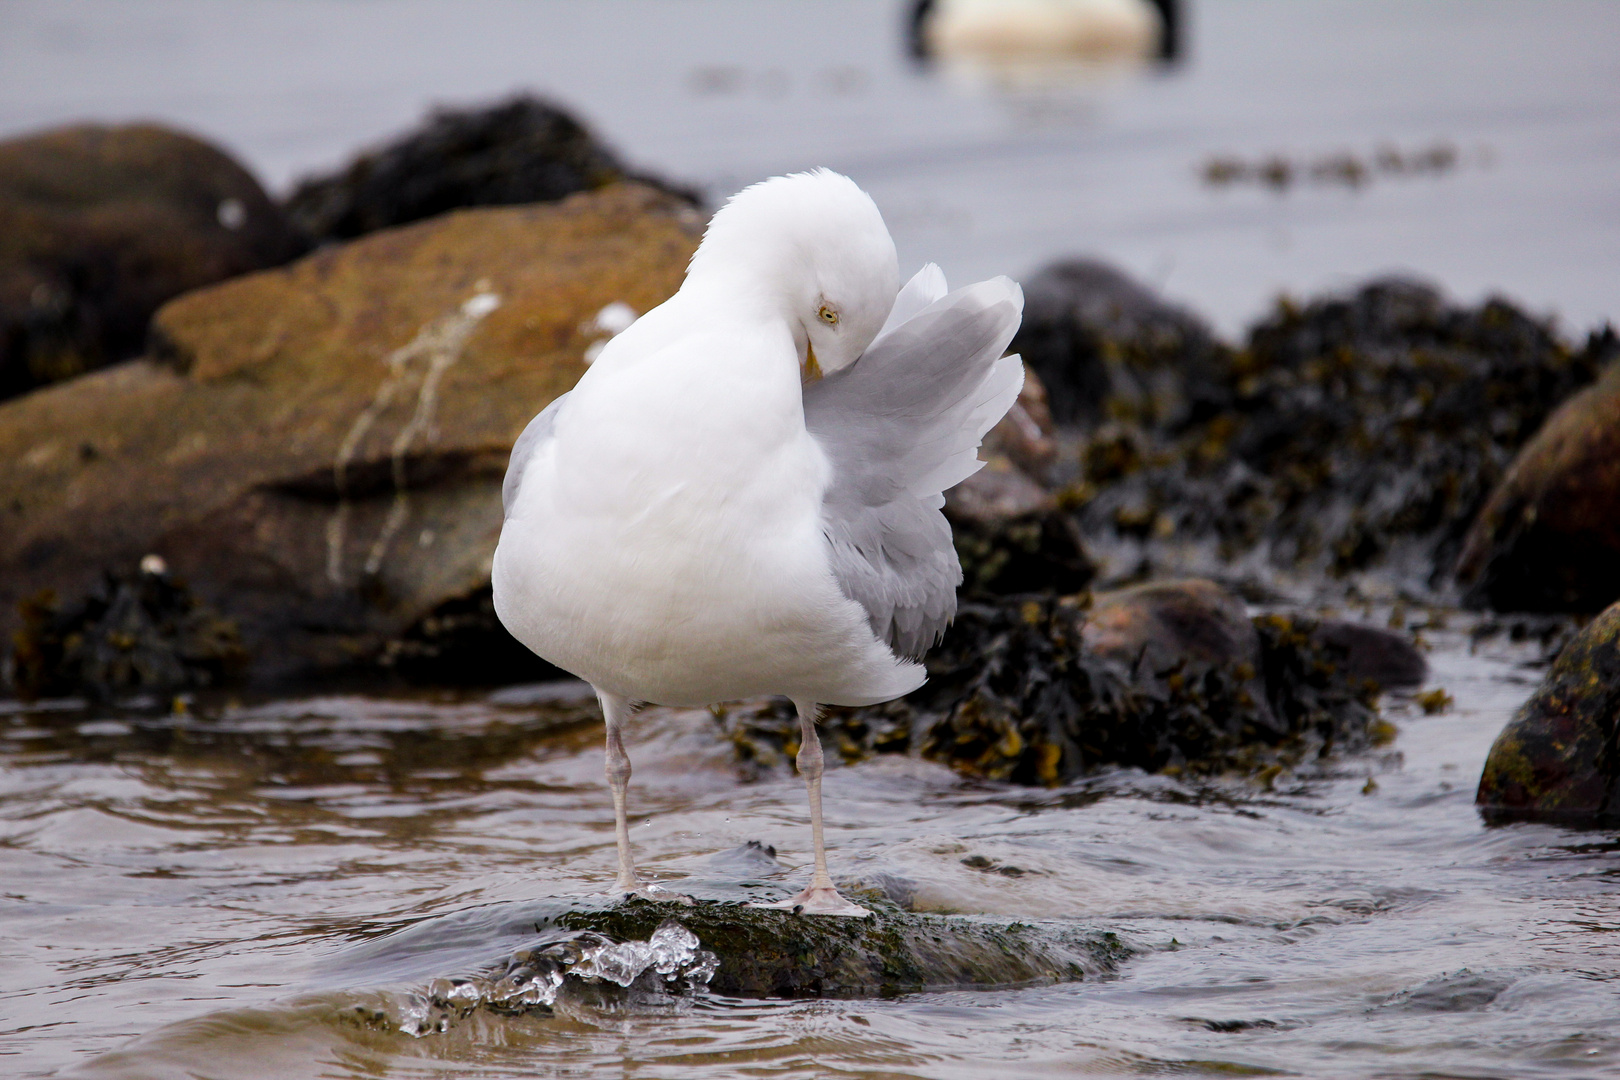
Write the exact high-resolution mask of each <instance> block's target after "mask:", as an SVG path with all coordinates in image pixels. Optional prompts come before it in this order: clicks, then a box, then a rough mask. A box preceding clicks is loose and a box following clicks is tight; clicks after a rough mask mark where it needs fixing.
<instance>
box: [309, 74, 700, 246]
mask: <svg viewBox="0 0 1620 1080" xmlns="http://www.w3.org/2000/svg"><path fill="white" fill-rule="evenodd" d="M625 179H637V180H642V181H643V182H648V180H647V178H645V177H640V176H631V175H629V174H628V173H627V172H626V170H625V168H624V167H623V166H622V165H621V164H620V163H619V161H618V160H617V159H616V158H615V157H614V155H613V154H612V153H611V152H609V151H608V150H607V148H606V147H604V146H602V145H601V144H600V143H598V142H597V141H596V139H595V138H593V137H592V135H591V133H590V132H589V131H587V130H586V129H585V126H584V125H583V124H581V123H580V122H579V121H578V120H576V119H574V117H572V116H570V115H569V114H568V113H566V112H564V111H562V110H561V109H558V108H556V107H555V106H552V105H548V104H546V103H544V102H541V101H536V100H535V99H534V98H531V97H523V96H520V97H515V98H512V99H511V100H509V101H505V102H502V103H500V104H498V105H494V106H491V107H488V108H481V109H440V110H437V111H435V112H433V113H432V114H430V115H429V116H428V118H427V119H426V120H425V121H424V122H423V123H422V125H421V126H420V127H418V128H417V129H416V130H414V131H412V132H410V133H409V134H407V135H405V136H403V137H401V138H399V139H396V140H395V141H394V142H391V143H389V144H388V145H386V146H383V147H381V148H380V149H377V150H374V151H372V152H370V153H366V154H362V155H361V156H360V157H359V158H357V159H356V160H355V161H354V162H353V163H352V164H350V165H349V166H348V168H346V169H344V170H343V171H342V172H340V173H337V174H335V175H332V176H324V177H314V178H311V179H309V180H305V181H304V182H303V183H302V184H300V185H299V186H298V189H297V190H296V191H295V192H293V194H292V196H291V197H290V198H289V199H288V200H287V204H286V205H287V212H288V214H289V215H290V216H291V217H292V219H293V220H294V221H295V222H296V223H297V224H298V225H299V226H300V227H301V228H303V229H304V231H305V232H307V233H308V234H309V235H310V237H312V238H313V239H315V240H317V241H321V242H330V241H335V240H352V239H354V238H355V237H357V236H363V235H365V234H366V233H370V232H375V231H377V230H378V229H386V228H391V227H392V226H395V225H405V224H409V223H410V222H413V221H420V220H421V219H423V218H428V217H433V216H434V215H436V214H443V213H446V212H447V211H450V210H456V209H461V208H463V207H469V206H511V205H514V204H517V203H532V202H553V201H555V200H557V199H561V198H564V197H565V196H568V195H572V194H574V193H575V192H579V191H591V190H594V189H596V188H600V187H603V186H605V185H607V184H611V183H614V182H616V181H620V180H625ZM653 183H654V185H655V186H660V187H664V188H665V189H666V190H672V191H673V190H674V189H670V188H669V187H668V185H663V184H659V183H657V182H656V181H654V182H653ZM678 194H679V195H680V196H681V197H682V198H686V199H688V200H689V201H690V200H691V199H692V197H691V195H690V194H689V193H686V192H678Z"/></svg>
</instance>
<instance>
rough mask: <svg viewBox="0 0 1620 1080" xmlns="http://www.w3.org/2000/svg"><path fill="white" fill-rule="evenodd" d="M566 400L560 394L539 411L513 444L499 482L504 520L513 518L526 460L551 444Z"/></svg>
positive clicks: (564, 396) (526, 463)
mask: <svg viewBox="0 0 1620 1080" xmlns="http://www.w3.org/2000/svg"><path fill="white" fill-rule="evenodd" d="M567 399H568V395H567V394H560V395H558V397H557V400H555V401H553V402H552V403H551V404H550V405H547V406H546V407H545V408H544V409H541V410H540V414H539V415H538V416H536V417H535V418H534V419H533V420H530V421H529V424H528V426H527V427H525V428H524V429H523V434H521V435H519V436H518V437H517V442H515V443H513V444H512V456H511V458H510V459H509V460H508V461H507V463H506V479H504V480H502V481H501V513H502V515H503V519H504V518H509V517H511V516H512V504H513V503H514V502H516V501H517V494H518V489H519V488H520V487H522V486H523V470H524V469H526V468H528V465H529V459H530V458H532V457H534V452H535V451H536V450H538V449H539V448H540V447H541V446H543V445H545V444H546V443H547V442H549V441H550V440H551V437H552V436H553V435H554V434H555V433H556V431H557V414H558V413H559V412H561V411H562V407H563V402H564V401H566V400H567Z"/></svg>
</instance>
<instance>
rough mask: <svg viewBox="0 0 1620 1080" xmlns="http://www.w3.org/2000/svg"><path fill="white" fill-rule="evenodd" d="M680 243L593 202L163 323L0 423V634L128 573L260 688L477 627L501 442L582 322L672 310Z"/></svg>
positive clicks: (689, 234) (671, 216)
mask: <svg viewBox="0 0 1620 1080" xmlns="http://www.w3.org/2000/svg"><path fill="white" fill-rule="evenodd" d="M698 224H699V222H698V221H697V219H696V216H695V215H694V214H692V213H691V211H690V210H689V208H688V207H686V206H685V204H683V203H680V202H678V201H675V200H672V199H670V198H668V197H666V196H664V195H661V194H659V193H657V192H655V191H652V190H650V189H647V188H644V187H638V186H635V185H615V186H613V187H610V188H607V189H604V190H602V191H599V192H592V193H588V194H583V195H576V196H573V197H571V198H570V199H568V200H565V201H563V202H561V203H555V204H548V205H541V206H526V207H512V208H500V209H485V210H468V211H460V212H457V213H454V214H448V215H445V216H442V217H439V218H436V219H433V220H432V221H427V222H422V223H420V224H417V225H414V226H407V227H405V228H401V229H397V230H391V231H387V232H383V233H378V234H376V235H374V236H370V237H367V238H365V239H363V240H360V241H356V242H354V243H352V244H349V245H344V246H340V247H334V248H328V249H325V250H323V251H321V252H318V253H316V254H314V255H311V256H309V257H307V258H305V259H303V260H302V261H300V262H298V263H296V264H294V265H292V266H290V267H287V268H285V269H280V270H273V271H268V272H265V273H261V274H255V275H252V276H249V277H244V278H240V279H238V280H236V281H232V282H227V283H225V284H222V285H219V286H215V287H213V288H211V289H206V290H201V291H197V292H193V293H190V294H188V295H187V296H185V297H182V298H180V299H179V300H176V301H174V302H173V303H171V304H170V305H168V306H167V307H165V308H164V309H163V310H162V311H161V312H160V313H159V315H158V316H157V318H156V319H155V321H154V328H155V333H156V336H157V341H158V345H159V347H158V349H157V350H156V352H155V355H154V356H152V357H151V358H148V359H145V360H141V361H136V362H132V363H129V364H124V365H119V366H117V367H114V368H111V369H109V370H106V371H102V372H97V373H94V374H91V375H88V376H85V377H84V378H81V379H77V380H74V381H73V382H72V383H68V384H63V385H59V386H53V387H49V388H47V389H44V390H41V391H39V392H36V393H33V394H30V395H27V396H26V397H24V398H20V399H17V400H13V401H11V402H7V403H5V404H4V405H0V458H3V459H4V460H6V461H8V462H12V463H14V464H13V465H12V467H10V468H8V469H6V470H3V471H0V634H3V635H4V636H5V637H7V638H9V637H10V636H11V633H12V632H13V631H14V630H15V629H16V628H17V627H18V625H19V623H18V614H17V603H18V601H20V600H21V599H22V598H23V597H24V596H28V595H32V594H34V593H37V592H38V591H39V590H40V589H42V588H49V589H52V590H54V592H55V594H56V595H57V596H58V597H60V598H62V601H63V602H64V603H66V604H69V605H71V604H75V603H77V602H78V598H80V597H83V596H85V595H87V594H88V593H89V592H90V591H91V590H92V589H93V588H95V587H96V583H97V582H99V581H100V580H101V575H102V573H103V571H104V570H105V569H107V568H109V567H119V566H128V565H133V564H134V563H135V562H136V561H137V560H139V559H140V558H142V557H143V556H144V555H146V554H148V553H156V554H158V555H160V556H162V557H163V558H164V559H165V560H166V561H167V563H168V565H169V567H171V568H172V570H173V572H174V573H175V574H177V575H179V576H181V577H183V578H184V579H185V580H186V581H188V582H189V583H190V587H191V589H192V590H193V592H194V593H195V594H196V596H197V597H198V598H199V599H200V600H201V601H202V602H204V603H206V604H208V605H210V606H211V607H213V608H214V609H215V610H217V611H218V612H219V613H220V614H221V615H222V616H223V617H225V618H227V619H230V620H233V621H234V622H235V623H236V624H237V625H238V626H239V627H240V628H241V634H242V643H243V645H244V647H245V648H246V649H247V651H248V653H249V655H250V657H251V658H252V661H251V667H250V674H251V675H252V676H255V677H258V678H277V677H286V676H293V675H298V674H307V673H311V672H316V671H323V670H332V669H336V668H343V667H348V666H351V665H354V664H356V663H372V662H373V661H374V660H375V659H376V658H377V657H378V656H379V654H380V653H381V652H382V650H383V648H384V646H385V643H386V642H388V641H391V640H395V641H397V640H402V639H403V640H405V641H407V642H409V641H411V640H413V635H412V633H411V631H412V628H413V627H417V626H418V624H419V623H422V621H423V620H424V619H427V618H429V617H430V616H433V615H434V613H435V612H441V613H442V609H443V607H444V605H447V604H454V602H457V601H462V602H465V603H469V604H476V598H477V597H478V596H479V595H480V594H481V592H482V591H484V590H487V589H488V586H489V565H490V559H491V556H492V554H493V552H494V548H495V541H496V538H497V537H498V535H499V531H500V526H501V519H502V515H501V478H502V476H503V474H504V471H505V468H506V460H507V456H508V454H509V452H510V449H511V446H512V442H513V440H514V439H515V438H516V437H517V434H518V433H519V432H520V431H522V429H523V427H524V425H525V424H526V423H527V422H528V421H529V419H530V418H531V417H532V416H534V414H535V413H536V412H538V411H539V410H540V409H541V408H542V407H543V406H544V405H545V404H546V403H547V402H549V401H550V400H552V399H553V398H555V397H556V396H557V395H558V394H560V393H562V392H564V391H565V390H567V389H568V388H569V387H570V386H572V385H573V383H574V381H575V380H576V379H577V378H578V377H579V375H580V373H581V372H582V371H583V370H584V369H585V361H584V353H585V350H586V348H587V346H588V344H589V341H590V340H591V338H592V335H593V334H594V331H593V330H591V329H589V326H590V325H591V320H592V319H593V318H594V317H595V315H596V314H597V313H598V312H599V311H600V310H601V309H602V308H603V307H604V306H606V305H608V304H610V303H614V302H623V303H627V304H629V305H630V306H631V307H632V308H634V309H635V310H637V311H645V310H647V309H648V308H650V307H652V306H654V305H655V304H657V303H659V302H661V301H662V300H663V299H664V298H665V297H667V296H668V295H669V294H670V293H672V292H673V291H674V290H675V288H676V287H677V286H678V285H679V283H680V280H681V275H682V272H683V269H684V267H685V265H686V261H687V259H688V258H689V257H690V256H691V253H692V251H693V249H694V248H695V247H696V243H697V226H698ZM424 631H425V628H424ZM431 637H432V635H429V634H426V633H425V632H424V633H423V634H418V635H415V636H414V640H416V641H417V642H418V643H420V642H422V641H425V640H428V639H430V638H431ZM501 637H502V638H504V631H503V632H502V634H501ZM409 652H410V650H409V649H404V650H403V651H402V653H401V658H402V659H408V656H406V655H405V654H407V653H409Z"/></svg>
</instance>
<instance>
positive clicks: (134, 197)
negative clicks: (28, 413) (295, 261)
mask: <svg viewBox="0 0 1620 1080" xmlns="http://www.w3.org/2000/svg"><path fill="white" fill-rule="evenodd" d="M301 250H302V242H301V240H300V239H299V237H298V235H297V232H296V230H294V229H293V228H292V226H291V225H290V223H289V222H288V221H287V218H286V216H285V215H284V214H283V213H282V212H281V210H280V209H279V208H278V207H277V206H275V204H273V203H272V202H271V201H270V199H269V198H268V197H267V196H266V195H265V193H264V190H263V189H262V188H261V187H260V186H259V184H258V182H257V181H256V180H254V178H253V177H252V176H251V175H250V174H249V173H248V172H247V171H246V170H245V169H243V168H242V167H241V166H240V165H238V164H237V163H236V162H235V161H233V160H232V159H231V158H230V157H229V156H228V155H226V154H225V153H223V152H222V151H220V150H219V149H217V148H216V147H213V146H210V145H209V144H208V143H205V142H203V141H201V140H200V139H196V138H193V137H191V136H189V135H184V134H181V133H180V132H177V131H172V130H170V129H167V128H163V127H158V126H155V125H151V124H132V125H128V126H123V127H104V126H101V125H93V124H86V125H81V126H77V127H67V128H58V129H55V130H51V131H46V132H42V133H40V134H37V135H29V136H25V137H22V138H16V139H8V140H5V141H3V142H0V399H3V398H8V397H12V396H14V395H17V394H20V393H23V392H25V391H27V390H30V389H32V388H34V387H37V386H43V385H46V384H49V383H53V382H58V381H60V380H63V379H67V378H71V377H73V376H75V375H80V374H82V373H84V372H86V371H91V370H93V369H95V368H99V367H103V366H105V365H107V364H109V363H112V362H114V361H118V360H125V359H128V358H129V357H132V356H135V355H138V354H139V353H140V351H141V349H142V348H143V347H144V345H145V343H146V332H147V321H148V320H149V319H150V318H151V315H152V313H153V312H154V311H156V310H157V309H158V307H159V306H160V305H161V304H163V303H164V301H166V300H168V299H170V298H171V297H174V296H177V295H179V294H180V293H182V292H185V291H187V290H189V289H194V288H197V287H199V286H202V285H208V284H211V283H213V282H216V281H220V280H223V279H225V278H229V277H234V276H236V275H237V274H243V273H247V272H248V271H251V270H258V269H261V268H264V267H267V266H275V265H278V264H280V263H284V262H286V261H287V260H288V259H291V258H293V257H294V256H295V255H297V254H299V253H300V251H301Z"/></svg>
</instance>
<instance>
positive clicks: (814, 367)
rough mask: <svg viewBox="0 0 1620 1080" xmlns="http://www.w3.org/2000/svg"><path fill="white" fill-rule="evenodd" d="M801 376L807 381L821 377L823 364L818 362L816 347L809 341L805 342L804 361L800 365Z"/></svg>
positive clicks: (813, 380)
mask: <svg viewBox="0 0 1620 1080" xmlns="http://www.w3.org/2000/svg"><path fill="white" fill-rule="evenodd" d="M799 377H800V378H801V379H802V380H803V381H804V382H807V383H813V382H815V381H816V380H817V379H819V378H821V365H820V364H818V363H816V347H815V346H814V345H811V344H810V343H809V342H805V346H804V363H803V364H801V365H799Z"/></svg>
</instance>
